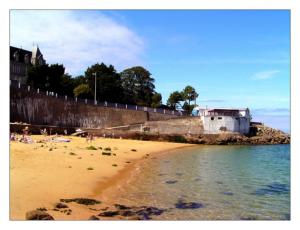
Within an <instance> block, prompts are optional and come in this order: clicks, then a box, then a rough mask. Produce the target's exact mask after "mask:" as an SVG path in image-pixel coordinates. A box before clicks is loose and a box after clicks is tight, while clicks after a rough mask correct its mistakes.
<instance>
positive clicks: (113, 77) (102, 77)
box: [85, 63, 123, 102]
mask: <svg viewBox="0 0 300 230" xmlns="http://www.w3.org/2000/svg"><path fill="white" fill-rule="evenodd" d="M95 74H96V85H97V92H96V94H97V95H96V98H97V100H98V101H109V102H122V101H123V90H122V86H121V80H120V75H119V74H118V73H117V72H116V70H115V68H114V67H113V66H112V65H109V66H106V65H105V64H104V63H101V64H98V63H97V64H95V65H93V66H91V67H88V68H87V70H86V71H85V78H86V79H87V84H88V85H89V87H90V89H91V90H92V94H93V95H94V89H95Z"/></svg>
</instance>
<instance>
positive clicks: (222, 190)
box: [114, 145, 290, 220]
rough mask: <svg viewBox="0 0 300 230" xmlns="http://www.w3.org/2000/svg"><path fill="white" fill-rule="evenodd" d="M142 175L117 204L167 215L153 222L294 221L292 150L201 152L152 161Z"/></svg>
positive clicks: (206, 149) (204, 148) (277, 147)
mask: <svg viewBox="0 0 300 230" xmlns="http://www.w3.org/2000/svg"><path fill="white" fill-rule="evenodd" d="M138 171H139V172H138V173H137V174H134V177H133V178H131V179H130V181H129V182H128V184H127V185H126V186H123V187H122V188H121V189H120V192H119V193H118V195H117V196H116V197H115V198H114V199H115V202H116V203H121V204H128V205H137V206H141V205H147V206H155V207H159V208H164V209H166V211H165V212H164V213H163V214H161V215H159V216H155V217H153V219H159V220H177V219H180V220H243V219H251V220H253V219H259V220H286V219H289V218H290V146H289V145H272V146H199V147H196V148H190V149H183V150H179V151H177V152H174V153H170V154H164V155H162V156H160V157H155V158H152V156H151V155H150V157H149V158H148V159H147V160H146V161H145V162H143V163H142V164H141V165H139V168H138ZM185 202H187V205H186V204H185Z"/></svg>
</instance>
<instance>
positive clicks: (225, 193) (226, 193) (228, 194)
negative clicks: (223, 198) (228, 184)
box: [223, 192, 233, 196]
mask: <svg viewBox="0 0 300 230" xmlns="http://www.w3.org/2000/svg"><path fill="white" fill-rule="evenodd" d="M223 194H224V195H227V196H233V192H223Z"/></svg>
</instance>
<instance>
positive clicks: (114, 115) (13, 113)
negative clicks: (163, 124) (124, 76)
mask: <svg viewBox="0 0 300 230" xmlns="http://www.w3.org/2000/svg"><path fill="white" fill-rule="evenodd" d="M172 117H177V116H175V115H166V114H158V113H157V114H156V113H152V112H145V111H135V110H125V109H118V108H108V107H103V106H94V105H89V104H85V103H82V102H75V101H74V100H64V99H61V98H56V97H54V96H46V95H43V94H37V93H36V92H32V91H26V90H22V89H18V88H13V87H11V89H10V121H11V122H26V123H29V124H34V125H54V126H63V127H86V128H107V127H114V126H122V125H129V124H138V123H144V122H146V121H148V120H163V119H166V118H168V119H170V118H172Z"/></svg>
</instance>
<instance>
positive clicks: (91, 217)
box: [89, 215, 100, 220]
mask: <svg viewBox="0 0 300 230" xmlns="http://www.w3.org/2000/svg"><path fill="white" fill-rule="evenodd" d="M89 220H100V219H99V218H98V217H97V216H95V215H92V216H90V218H89Z"/></svg>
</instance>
